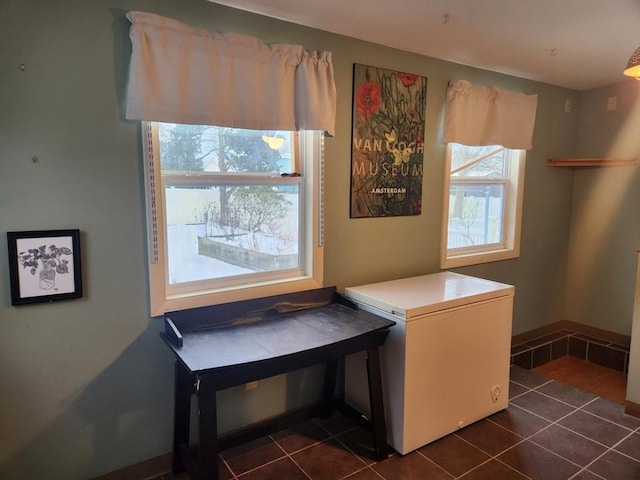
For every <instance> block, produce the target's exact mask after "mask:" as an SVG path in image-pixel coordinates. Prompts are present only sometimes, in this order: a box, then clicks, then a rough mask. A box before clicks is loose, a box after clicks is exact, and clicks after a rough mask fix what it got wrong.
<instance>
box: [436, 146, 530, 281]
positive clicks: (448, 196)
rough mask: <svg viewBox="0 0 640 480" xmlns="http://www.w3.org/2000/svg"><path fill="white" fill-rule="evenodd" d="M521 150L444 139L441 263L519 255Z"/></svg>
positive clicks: (468, 262)
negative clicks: (447, 141)
mask: <svg viewBox="0 0 640 480" xmlns="http://www.w3.org/2000/svg"><path fill="white" fill-rule="evenodd" d="M525 154H526V153H525V150H511V149H508V148H505V147H501V146H495V145H494V146H483V147H469V146H466V145H461V144H457V143H449V144H447V154H446V156H447V159H446V170H445V172H446V173H445V186H444V192H445V193H444V208H443V211H444V216H443V228H442V236H443V238H442V252H441V266H442V268H452V267H460V266H464V265H473V264H477V263H485V262H493V261H497V260H505V259H508V258H515V257H518V256H519V254H520V223H521V220H520V217H521V212H522V190H523V186H524V159H525Z"/></svg>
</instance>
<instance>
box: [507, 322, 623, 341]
mask: <svg viewBox="0 0 640 480" xmlns="http://www.w3.org/2000/svg"><path fill="white" fill-rule="evenodd" d="M562 330H566V331H569V332H573V333H579V334H581V335H587V336H590V337H595V338H600V339H602V340H607V341H608V342H610V343H615V344H618V345H623V346H625V347H629V345H630V344H631V337H629V336H627V335H622V334H621V333H615V332H610V331H608V330H603V329H601V328H596V327H592V326H590V325H583V324H582V323H577V322H572V321H570V320H559V321H557V322H553V323H550V324H548V325H544V326H542V327H539V328H534V329H533V330H529V331H528V332H524V333H520V334H518V335H514V336H513V337H512V338H511V345H520V344H523V343H526V342H528V341H531V340H535V339H537V338H541V337H544V336H545V335H549V334H552V333H555V332H559V331H562Z"/></svg>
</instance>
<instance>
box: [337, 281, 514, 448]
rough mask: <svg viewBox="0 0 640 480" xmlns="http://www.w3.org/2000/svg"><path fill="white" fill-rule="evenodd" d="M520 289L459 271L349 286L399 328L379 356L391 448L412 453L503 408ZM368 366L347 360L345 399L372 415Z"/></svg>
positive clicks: (348, 290) (368, 307)
mask: <svg viewBox="0 0 640 480" xmlns="http://www.w3.org/2000/svg"><path fill="white" fill-rule="evenodd" d="M514 290H515V289H514V287H513V286H511V285H506V284H503V283H497V282H493V281H490V280H485V279H482V278H476V277H470V276H467V275H461V274H457V273H453V272H441V273H435V274H432V275H423V276H419V277H412V278H404V279H399V280H392V281H388V282H381V283H374V284H370V285H362V286H357V287H348V288H346V289H345V296H346V297H348V298H350V299H351V300H352V301H354V302H355V303H356V304H358V306H359V307H360V308H362V309H363V310H366V311H369V312H373V313H375V314H377V315H380V316H382V317H385V318H389V319H391V320H395V321H396V322H397V323H396V325H395V326H394V327H392V328H391V330H390V333H389V336H388V337H387V340H386V342H385V344H384V345H383V346H382V348H381V351H380V360H381V368H382V383H383V392H384V402H385V416H386V422H387V432H388V441H389V444H390V445H391V446H392V447H393V448H394V449H395V450H397V451H398V452H399V453H401V454H403V455H404V454H406V453H409V452H411V451H413V450H415V449H417V448H419V447H421V446H423V445H426V444H428V443H430V442H432V441H434V440H437V439H438V438H441V437H443V436H445V435H448V434H449V433H451V432H453V431H455V430H458V429H459V428H463V427H465V426H466V425H469V424H471V423H473V422H475V421H477V420H480V419H482V418H485V417H487V416H488V415H491V414H493V413H495V412H498V411H500V410H503V409H505V408H506V407H507V405H508V398H509V364H510V349H511V323H512V312H513V296H514ZM367 395H368V391H367V382H366V367H365V361H364V360H363V359H362V358H358V356H356V355H352V356H350V357H348V358H347V360H346V362H345V400H346V401H347V403H348V404H350V405H351V406H352V407H354V408H356V409H357V410H359V411H360V412H362V413H363V414H365V415H368V414H369V410H368V405H369V401H368V396H367Z"/></svg>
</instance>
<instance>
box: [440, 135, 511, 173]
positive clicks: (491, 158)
mask: <svg viewBox="0 0 640 480" xmlns="http://www.w3.org/2000/svg"><path fill="white" fill-rule="evenodd" d="M508 152H509V150H507V149H505V148H504V147H501V146H500V145H493V146H487V147H469V146H466V145H459V144H457V143H454V144H452V149H451V176H452V177H490V178H504V177H506V175H507V165H508Z"/></svg>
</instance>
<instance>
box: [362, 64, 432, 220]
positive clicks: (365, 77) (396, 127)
mask: <svg viewBox="0 0 640 480" xmlns="http://www.w3.org/2000/svg"><path fill="white" fill-rule="evenodd" d="M353 82H354V83H353V119H352V121H353V132H352V146H351V205H350V216H351V218H363V217H384V216H401V215H420V214H421V211H422V175H423V172H422V168H423V156H424V128H425V109H426V95H427V79H426V77H422V76H420V75H416V74H413V73H406V72H396V71H393V70H387V69H383V68H378V67H371V66H366V65H359V64H355V65H354V70H353Z"/></svg>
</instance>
